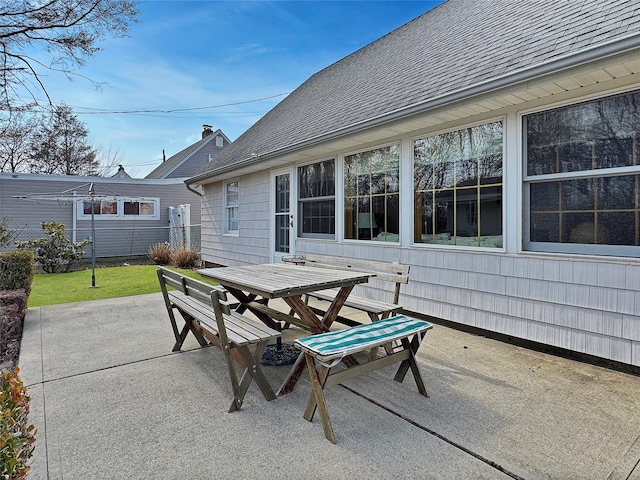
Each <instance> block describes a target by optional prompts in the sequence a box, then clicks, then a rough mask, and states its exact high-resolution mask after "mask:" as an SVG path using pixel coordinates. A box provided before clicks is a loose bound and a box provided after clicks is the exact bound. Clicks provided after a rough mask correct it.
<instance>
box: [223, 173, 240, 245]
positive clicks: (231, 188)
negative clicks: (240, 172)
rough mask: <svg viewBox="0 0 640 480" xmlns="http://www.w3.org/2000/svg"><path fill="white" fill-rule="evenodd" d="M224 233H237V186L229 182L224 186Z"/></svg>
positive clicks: (236, 183) (235, 183)
mask: <svg viewBox="0 0 640 480" xmlns="http://www.w3.org/2000/svg"><path fill="white" fill-rule="evenodd" d="M224 191H225V197H224V199H225V210H224V215H225V220H224V230H225V233H237V232H238V213H239V212H238V209H239V191H240V189H239V184H238V182H237V181H236V182H229V183H227V184H225V187H224Z"/></svg>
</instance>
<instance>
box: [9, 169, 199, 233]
mask: <svg viewBox="0 0 640 480" xmlns="http://www.w3.org/2000/svg"><path fill="white" fill-rule="evenodd" d="M91 182H93V183H94V184H95V185H96V194H99V193H104V192H105V191H106V190H103V189H101V188H100V187H104V189H108V190H109V191H111V192H113V194H116V195H120V196H131V197H152V198H159V199H160V218H159V219H158V220H124V219H120V220H107V219H100V220H98V223H99V224H100V226H102V227H130V226H132V223H136V224H137V225H139V226H140V225H146V226H154V227H155V226H167V225H169V211H168V207H177V206H178V205H180V204H186V203H189V204H191V224H192V225H198V224H199V223H200V219H201V209H200V197H198V196H197V195H196V194H194V193H193V192H190V191H189V190H187V188H186V186H185V185H184V183H183V182H182V181H175V180H144V179H111V178H101V177H75V176H73V177H66V176H60V175H32V174H8V173H3V174H0V218H4V217H6V218H8V220H9V226H10V227H12V228H25V229H39V228H40V225H41V223H42V222H46V221H50V220H55V221H57V222H60V223H64V224H65V225H66V226H67V228H70V226H71V224H72V221H73V207H72V205H71V204H69V203H67V202H59V201H52V200H43V201H38V202H36V201H33V200H27V199H23V198H13V197H14V196H16V195H34V194H50V195H60V194H62V193H63V192H67V191H69V190H71V189H78V190H77V191H78V194H85V195H86V194H87V193H88V188H89V187H88V185H89V183H91ZM87 223H90V222H88V221H87V220H78V226H82V227H84V226H86V224H87Z"/></svg>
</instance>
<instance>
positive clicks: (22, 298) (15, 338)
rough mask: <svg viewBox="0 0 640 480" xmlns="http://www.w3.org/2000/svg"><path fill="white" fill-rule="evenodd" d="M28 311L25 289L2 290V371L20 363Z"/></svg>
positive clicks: (0, 320) (0, 303)
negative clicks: (25, 318)
mask: <svg viewBox="0 0 640 480" xmlns="http://www.w3.org/2000/svg"><path fill="white" fill-rule="evenodd" d="M26 311H27V294H26V293H25V292H24V290H0V352H2V353H1V356H0V371H2V370H3V369H9V370H11V369H12V368H13V367H14V366H15V365H16V364H17V363H18V357H19V356H20V340H21V339H22V328H23V325H24V314H25V312H26ZM0 417H1V415H0ZM0 478H1V477H0Z"/></svg>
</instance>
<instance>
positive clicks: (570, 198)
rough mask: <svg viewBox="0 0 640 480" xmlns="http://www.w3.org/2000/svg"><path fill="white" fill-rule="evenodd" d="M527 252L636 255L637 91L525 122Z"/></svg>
mask: <svg viewBox="0 0 640 480" xmlns="http://www.w3.org/2000/svg"><path fill="white" fill-rule="evenodd" d="M523 121H524V125H523V127H524V135H525V141H524V148H525V167H526V176H525V200H526V212H527V218H526V223H525V228H526V231H525V247H526V248H528V249H531V250H539V251H556V252H566V253H593V254H603V255H634V256H635V255H637V254H638V248H637V247H638V246H640V193H639V192H640V167H639V163H640V162H639V161H638V153H639V152H638V150H639V149H638V137H639V133H640V92H634V93H630V94H626V95H618V96H615V97H608V98H603V99H600V100H596V101H591V102H587V103H581V104H578V105H572V106H569V107H564V108H558V109H555V110H550V111H546V112H541V113H536V114H533V115H527V116H525V117H524V120H523Z"/></svg>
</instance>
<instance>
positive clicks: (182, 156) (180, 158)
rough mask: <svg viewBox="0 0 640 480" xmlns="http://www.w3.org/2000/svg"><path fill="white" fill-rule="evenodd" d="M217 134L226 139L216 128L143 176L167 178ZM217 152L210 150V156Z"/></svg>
mask: <svg viewBox="0 0 640 480" xmlns="http://www.w3.org/2000/svg"><path fill="white" fill-rule="evenodd" d="M218 135H222V136H223V137H224V138H225V139H226V140H227V141H228V139H227V137H226V136H225V135H224V133H222V130H220V129H218V130H216V131H215V132H212V133H210V134H209V135H207V136H206V137H205V138H203V139H201V140H198V141H197V142H196V143H194V144H192V145H189V146H188V147H187V148H185V149H184V150H181V151H179V152H178V153H176V154H175V155H172V156H170V157H169V158H167V159H166V160H165V161H164V162H162V163H161V164H160V165H158V166H157V167H156V168H155V169H153V170H152V171H151V172H150V173H149V174H148V175H147V176H146V177H144V178H167V176H168V175H169V174H170V173H171V172H172V171H173V170H175V169H176V168H177V167H178V166H180V165H182V164H183V163H184V162H186V161H187V160H188V159H189V158H191V157H192V156H193V155H194V154H195V153H196V152H198V151H199V150H200V149H201V148H203V147H204V146H205V145H207V144H208V143H209V142H211V141H213V140H214V138H215V137H216V136H218ZM219 152H220V150H219V149H214V150H211V154H212V156H213V155H218V154H219ZM198 168H200V167H198ZM196 171H197V170H196Z"/></svg>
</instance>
